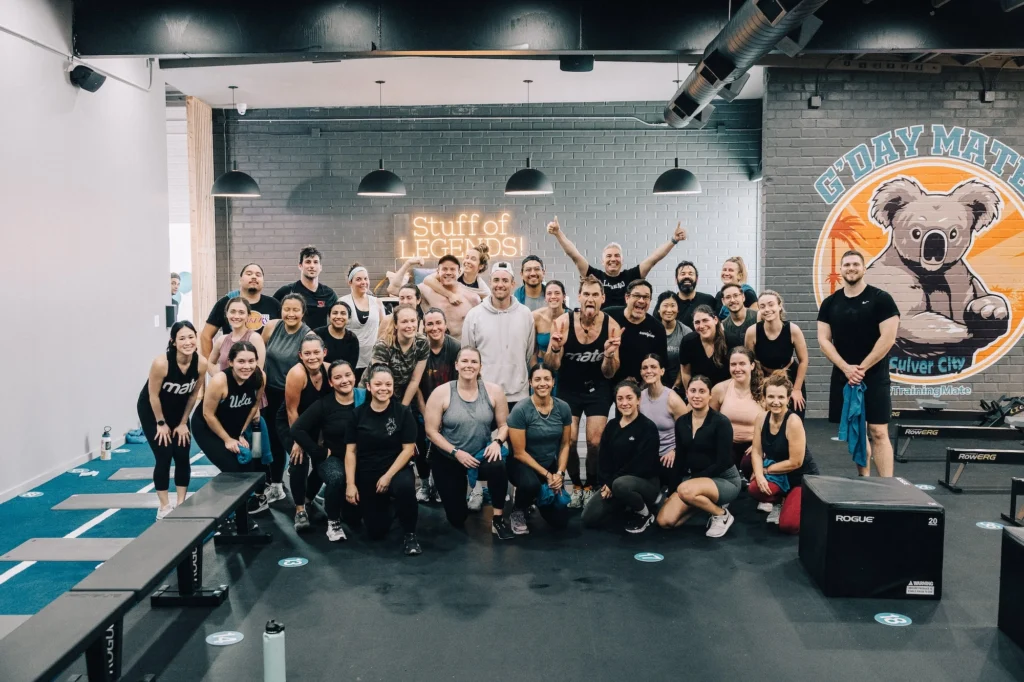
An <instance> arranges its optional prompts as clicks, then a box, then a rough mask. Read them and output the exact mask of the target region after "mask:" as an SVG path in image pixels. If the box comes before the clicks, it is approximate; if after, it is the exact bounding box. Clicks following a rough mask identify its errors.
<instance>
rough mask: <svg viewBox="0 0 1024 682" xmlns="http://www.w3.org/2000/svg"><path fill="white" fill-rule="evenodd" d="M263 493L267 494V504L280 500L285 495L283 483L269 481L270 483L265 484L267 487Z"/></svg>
mask: <svg viewBox="0 0 1024 682" xmlns="http://www.w3.org/2000/svg"><path fill="white" fill-rule="evenodd" d="M264 494H265V495H266V496H267V504H274V503H275V502H280V501H281V500H283V499H285V498H286V497H287V495H285V493H284V484H283V483H271V484H270V485H268V486H267V489H266V491H265V492H264Z"/></svg>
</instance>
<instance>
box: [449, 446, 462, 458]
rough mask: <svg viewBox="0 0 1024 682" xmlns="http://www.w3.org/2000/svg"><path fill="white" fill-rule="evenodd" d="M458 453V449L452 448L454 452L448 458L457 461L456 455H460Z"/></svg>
mask: <svg viewBox="0 0 1024 682" xmlns="http://www.w3.org/2000/svg"><path fill="white" fill-rule="evenodd" d="M458 452H459V449H458V448H452V451H451V452H449V453H448V456H449V457H451V458H452V459H456V457H455V455H456V454H458Z"/></svg>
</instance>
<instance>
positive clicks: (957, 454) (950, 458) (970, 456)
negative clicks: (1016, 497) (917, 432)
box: [939, 448, 1024, 504]
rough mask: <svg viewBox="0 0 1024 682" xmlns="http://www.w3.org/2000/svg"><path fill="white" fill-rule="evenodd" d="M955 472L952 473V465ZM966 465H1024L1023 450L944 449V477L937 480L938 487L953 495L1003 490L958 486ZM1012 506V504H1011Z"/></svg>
mask: <svg viewBox="0 0 1024 682" xmlns="http://www.w3.org/2000/svg"><path fill="white" fill-rule="evenodd" d="M954 464H955V465H956V471H953V472H952V475H951V469H952V466H953V465H954ZM968 464H1016V465H1018V466H1020V465H1024V450H994V449H985V450H982V449H978V448H946V477H945V478H944V479H940V480H939V485H941V486H942V487H943V488H946V489H947V490H950V491H952V492H954V493H962V492H968V491H969V492H976V493H1001V492H1005V490H1006V489H1005V488H989V487H981V486H972V487H970V488H965V487H963V486H960V485H958V484H959V483H960V477H961V476H963V474H964V471H966V470H967V465H968ZM1011 504H1012V503H1011Z"/></svg>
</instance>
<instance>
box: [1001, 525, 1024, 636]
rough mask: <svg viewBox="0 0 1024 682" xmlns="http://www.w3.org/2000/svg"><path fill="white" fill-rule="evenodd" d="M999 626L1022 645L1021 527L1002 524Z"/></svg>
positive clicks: (1023, 562) (1023, 557)
mask: <svg viewBox="0 0 1024 682" xmlns="http://www.w3.org/2000/svg"><path fill="white" fill-rule="evenodd" d="M998 623H999V629H1000V630H1002V631H1003V632H1005V633H1006V635H1007V636H1008V637H1009V638H1010V639H1012V640H1013V641H1014V642H1016V643H1017V646H1019V647H1024V529H1021V528H1003V547H1002V557H1001V559H1000V565H999V620H998Z"/></svg>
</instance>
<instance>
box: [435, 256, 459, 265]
mask: <svg viewBox="0 0 1024 682" xmlns="http://www.w3.org/2000/svg"><path fill="white" fill-rule="evenodd" d="M444 263H455V267H457V268H461V267H462V263H460V262H459V259H458V258H456V257H455V256H453V255H452V254H450V253H446V254H445V255H443V256H441V257H440V258H438V259H437V267H439V268H440V267H441V266H442V265H443V264H444Z"/></svg>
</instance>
